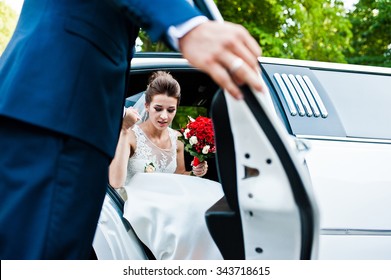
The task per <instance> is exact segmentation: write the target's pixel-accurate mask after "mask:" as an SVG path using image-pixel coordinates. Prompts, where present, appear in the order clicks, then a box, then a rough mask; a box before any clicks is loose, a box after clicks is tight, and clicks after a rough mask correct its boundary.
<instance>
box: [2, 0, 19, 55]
mask: <svg viewBox="0 0 391 280" xmlns="http://www.w3.org/2000/svg"><path fill="white" fill-rule="evenodd" d="M17 20H18V16H17V15H16V13H15V12H14V10H12V9H11V8H10V7H9V6H8V5H7V4H6V3H5V2H4V1H0V55H1V54H2V53H3V51H4V49H5V47H6V46H7V44H8V42H9V40H10V39H11V36H12V33H13V32H14V30H15V26H16V22H17Z"/></svg>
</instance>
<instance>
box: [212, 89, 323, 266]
mask: <svg viewBox="0 0 391 280" xmlns="http://www.w3.org/2000/svg"><path fill="white" fill-rule="evenodd" d="M242 91H243V94H244V100H241V101H237V100H234V99H233V98H232V97H231V96H230V95H229V94H228V93H225V92H223V91H220V92H218V93H217V94H216V96H215V98H214V100H213V102H212V108H211V110H212V111H211V114H212V119H213V122H214V128H215V137H216V139H215V140H216V148H217V149H216V150H217V155H216V158H217V166H218V167H217V169H218V174H219V180H220V182H221V184H222V187H223V190H224V194H225V198H224V199H223V200H221V201H219V202H218V203H216V204H215V205H214V206H213V207H211V208H210V209H209V210H208V212H207V213H206V219H207V224H208V228H209V230H210V233H211V235H212V237H213V238H214V240H215V242H216V244H217V245H218V247H219V249H220V251H221V253H222V255H223V257H224V258H225V259H313V258H316V257H317V249H318V237H319V218H318V216H319V214H318V208H317V204H316V201H315V199H314V196H313V192H312V185H311V181H310V178H309V174H308V172H307V166H306V163H305V159H304V156H303V152H304V151H305V150H306V149H307V147H306V146H305V143H302V142H300V141H298V140H296V139H295V138H293V137H292V136H291V135H289V134H288V133H287V131H286V129H285V127H283V126H282V123H281V122H280V120H279V119H278V117H277V115H276V114H275V113H274V111H273V110H271V106H272V105H271V103H270V102H269V99H268V96H267V94H263V93H253V92H252V91H251V90H250V89H249V88H248V87H243V88H242Z"/></svg>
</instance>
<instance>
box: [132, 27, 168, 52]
mask: <svg viewBox="0 0 391 280" xmlns="http://www.w3.org/2000/svg"><path fill="white" fill-rule="evenodd" d="M139 38H140V39H141V41H142V45H141V51H143V52H172V50H171V49H170V48H168V47H167V46H166V45H165V44H164V43H163V42H161V41H159V42H156V43H153V42H152V41H151V40H150V39H149V36H148V34H147V33H146V32H145V31H144V30H142V29H141V30H140V33H139Z"/></svg>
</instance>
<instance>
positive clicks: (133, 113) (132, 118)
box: [122, 107, 140, 130]
mask: <svg viewBox="0 0 391 280" xmlns="http://www.w3.org/2000/svg"><path fill="white" fill-rule="evenodd" d="M139 120H140V115H139V113H138V112H137V110H136V109H135V108H133V107H128V108H126V110H125V115H124V119H123V120H122V128H123V129H125V130H126V129H129V128H131V127H132V126H133V125H134V124H135V123H136V122H137V121H139Z"/></svg>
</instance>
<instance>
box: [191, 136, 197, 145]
mask: <svg viewBox="0 0 391 280" xmlns="http://www.w3.org/2000/svg"><path fill="white" fill-rule="evenodd" d="M189 143H190V145H192V146H193V145H195V144H197V143H198V139H197V136H192V137H190V139H189Z"/></svg>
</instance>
